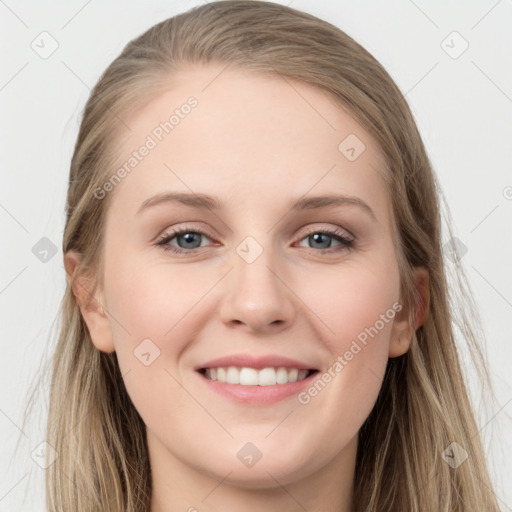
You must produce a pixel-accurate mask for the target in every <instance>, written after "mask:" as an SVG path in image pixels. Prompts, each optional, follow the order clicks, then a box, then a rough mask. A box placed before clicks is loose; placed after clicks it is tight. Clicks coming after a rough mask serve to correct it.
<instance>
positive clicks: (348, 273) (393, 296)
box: [300, 260, 401, 431]
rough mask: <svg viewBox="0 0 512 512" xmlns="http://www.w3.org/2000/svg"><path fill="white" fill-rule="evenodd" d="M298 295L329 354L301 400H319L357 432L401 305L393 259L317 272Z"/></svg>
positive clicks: (371, 400) (372, 396)
mask: <svg viewBox="0 0 512 512" xmlns="http://www.w3.org/2000/svg"><path fill="white" fill-rule="evenodd" d="M389 261H390V260H388V262H389ZM319 290H323V293H319V292H318V291H319ZM314 291H316V293H314ZM300 293H301V297H304V302H305V303H306V304H308V306H309V307H310V310H311V311H313V312H314V313H315V316H318V317H319V318H320V319H321V320H322V322H321V324H322V327H321V328H320V329H319V330H318V331H317V336H318V337H319V338H320V339H321V340H322V344H323V346H324V347H326V348H327V349H328V350H329V352H330V354H331V361H330V362H327V368H326V369H324V371H323V372H321V374H320V375H319V376H318V379H317V380H316V381H315V382H317V385H316V386H315V389H311V388H310V389H309V390H306V395H304V396H303V397H302V398H303V400H302V402H301V403H304V404H306V403H318V404H320V403H321V405H322V408H323V407H324V406H326V407H327V408H328V409H330V410H331V414H334V415H336V416H339V419H340V421H342V422H343V424H347V422H349V423H351V424H352V427H353V428H352V429H351V428H348V431H356V430H358V429H359V428H360V426H361V424H362V423H363V422H364V420H365V419H366V417H367V416H368V414H369V413H370V411H371V409H372V407H373V405H374V403H375V400H376V398H377V395H378V393H379V390H380V387H381V384H382V379H383V377H384V373H385V369H386V365H387V361H388V354H389V343H390V338H391V335H392V332H393V322H394V319H395V317H396V315H397V313H398V311H399V310H400V309H401V308H400V304H399V302H398V299H399V274H398V269H397V267H396V265H395V266H393V263H392V260H391V262H390V263H389V264H388V265H387V266H386V269H384V268H379V266H378V265H376V266H373V267H372V266H370V265H368V266H364V267H362V266H361V267H359V268H357V269H356V268H354V267H353V268H348V266H347V267H346V268H344V269H343V270H339V271H337V272H336V274H335V275H334V274H333V273H331V275H324V276H317V277H316V278H315V287H314V290H312V289H309V291H308V288H306V287H304V288H302V290H301V291H300ZM316 324H317V325H320V323H319V322H318V321H317V322H316ZM324 389H325V390H327V391H324ZM320 395H321V397H320ZM317 397H318V398H317ZM347 412H349V415H348V416H349V417H347ZM320 414H322V413H320Z"/></svg>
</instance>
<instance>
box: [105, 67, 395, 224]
mask: <svg viewBox="0 0 512 512" xmlns="http://www.w3.org/2000/svg"><path fill="white" fill-rule="evenodd" d="M128 125H129V126H130V129H131V131H130V132H128V134H127V135H124V136H122V137H120V138H119V142H120V144H119V145H118V147H117V149H116V156H117V157H118V158H117V165H116V169H118V168H121V167H123V168H124V169H125V172H124V173H122V174H123V178H122V180H120V183H119V184H117V185H116V186H115V190H114V194H113V196H114V197H113V198H112V199H113V203H112V205H111V209H113V210H115V211H117V213H120V214H123V215H133V214H134V212H135V210H137V209H138V207H139V206H140V204H141V203H142V202H143V201H144V200H145V199H147V198H148V197H149V196H151V195H154V194H156V193H159V192H163V191H168V190H178V191H187V192H198V193H200V192H206V193H212V194H214V195H216V196H219V197H221V198H223V200H225V201H226V202H228V203H230V204H232V205H236V204H238V205H239V206H240V207H241V206H242V204H243V205H244V206H245V207H246V209H248V208H249V207H250V205H251V204H252V205H253V206H254V207H258V205H261V202H262V201H268V202H272V204H278V203H279V202H280V201H284V200H285V199H287V198H290V197H294V198H297V197H300V196H303V195H304V194H307V193H318V194H320V193H326V192H330V193H332V192H333V191H339V192H346V193H351V194H356V195H358V196H360V197H361V198H363V199H365V200H366V201H367V202H372V204H373V205H374V207H375V209H377V211H378V210H381V212H385V211H387V210H389V198H388V197H387V193H386V189H385V182H384V180H383V177H382V176H381V175H382V174H383V173H384V172H385V161H384V159H383V157H382V154H381V152H380V151H379V148H378V147H377V145H376V143H375V141H374V140H373V139H372V138H371V136H370V135H369V134H368V132H367V131H366V130H364V129H363V128H362V126H360V125H359V123H358V122H357V121H356V120H355V119H354V118H353V117H352V116H351V115H350V114H349V113H348V112H347V111H346V110H345V109H344V108H343V107H342V106H340V105H339V104H338V103H336V102H335V101H334V99H333V98H332V97H331V96H330V95H329V94H328V93H327V92H326V91H323V90H322V89H320V88H318V87H314V86H312V85H309V84H305V83H302V82H297V81H291V80H289V79H286V78H284V77H281V76H279V75H262V74H256V73H254V72H248V71H246V70H240V69H232V68H226V67H225V66H224V67H220V66H214V65H210V66H195V67H187V68H184V69H182V70H180V71H179V72H177V73H175V74H173V75H172V76H171V77H170V78H169V87H168V89H167V90H165V91H164V92H163V93H160V94H159V95H157V96H155V97H154V98H152V99H150V101H149V102H148V103H147V104H146V105H145V106H144V107H143V108H141V109H139V110H138V111H137V112H136V113H135V114H134V115H132V116H131V117H130V119H128Z"/></svg>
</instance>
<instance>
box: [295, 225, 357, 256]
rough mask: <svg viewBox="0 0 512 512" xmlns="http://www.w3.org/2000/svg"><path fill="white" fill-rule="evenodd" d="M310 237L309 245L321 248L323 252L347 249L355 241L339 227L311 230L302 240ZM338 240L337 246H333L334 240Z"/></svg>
mask: <svg viewBox="0 0 512 512" xmlns="http://www.w3.org/2000/svg"><path fill="white" fill-rule="evenodd" d="M307 239H309V241H310V243H309V245H308V247H310V248H312V249H320V251H321V252H323V251H327V252H332V250H334V252H336V251H341V250H345V249H350V248H351V247H352V245H353V243H354V239H353V238H351V237H350V238H349V236H348V235H347V234H346V233H344V232H343V231H341V230H339V229H333V230H331V229H317V230H315V231H310V232H309V233H308V234H306V236H305V237H304V238H302V239H301V241H302V240H307ZM333 239H334V240H336V241H337V242H338V245H337V246H334V247H333V246H332V241H333Z"/></svg>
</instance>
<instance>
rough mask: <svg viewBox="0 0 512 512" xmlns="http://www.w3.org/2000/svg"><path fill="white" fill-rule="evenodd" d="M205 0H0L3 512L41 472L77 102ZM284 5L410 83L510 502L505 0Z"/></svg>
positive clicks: (511, 202) (511, 183) (510, 182)
mask: <svg viewBox="0 0 512 512" xmlns="http://www.w3.org/2000/svg"><path fill="white" fill-rule="evenodd" d="M288 2H289V0H288V1H287V2H279V3H287V4H288ZM202 3H203V2H202V1H198V0H196V1H184V0H183V1H163V0H158V1H157V0H150V1H145V2H142V1H140V2H134V1H131V2H120V1H109V2H100V1H99V0H91V1H89V2H86V1H66V2H65V1H63V0H62V1H46V2H36V1H35V0H32V1H26V2H15V1H14V0H5V1H4V0H2V1H0V20H1V21H0V23H1V26H0V33H1V34H2V47H1V49H0V51H1V56H2V66H1V69H0V105H1V109H2V121H3V122H2V127H1V135H0V151H1V162H2V165H1V172H2V185H1V188H0V226H1V234H2V246H3V247H4V249H3V250H2V254H3V257H2V265H1V267H0V272H1V273H0V311H1V320H2V330H1V333H2V339H1V357H0V389H1V394H0V511H8V512H14V511H18V510H22V509H23V510H24V511H26V512H31V511H42V510H44V504H43V473H44V470H43V469H41V468H40V467H39V466H38V465H37V464H36V463H35V462H34V461H33V460H32V458H31V456H30V454H31V452H32V451H33V450H34V448H36V446H37V445H38V444H39V443H40V442H41V441H42V440H43V436H44V429H45V420H46V417H45V408H46V406H47V402H48V397H47V396H46V390H45V389H44V387H43V388H42V389H41V392H40V394H39V398H38V402H37V406H36V410H35V414H34V416H33V418H32V420H31V421H30V423H29V424H27V425H23V424H22V417H23V409H24V406H25V402H26V399H27V393H28V391H29V387H30V385H31V384H32V383H33V382H34V379H35V378H37V376H38V375H39V374H40V372H41V371H42V367H41V364H42V361H44V360H46V358H48V357H49V356H50V355H51V349H52V347H53V343H54V342H55V336H56V331H55V330H54V331H51V329H52V322H53V321H54V319H55V316H56V313H57V309H58V306H59V302H60V299H61V296H62V293H63V290H64V284H65V274H64V270H63V266H62V251H61V243H62V232H63V226H64V207H65V196H66V189H67V179H68V167H69V162H70V157H71V153H72V149H73V145H74V140H75V137H76V134H77V130H78V124H79V120H80V113H81V110H82V109H83V107H84V105H85V102H86V99H87V97H88V95H89V92H90V88H92V86H93V85H94V84H95V82H96V81H97V79H98V78H99V75H100V74H101V72H102V71H103V70H104V69H105V68H106V66H107V65H108V64H109V63H110V62H111V61H112V60H113V59H114V58H115V57H116V56H117V55H118V54H119V52H120V51H121V49H122V48H123V46H124V45H125V44H126V43H127V42H128V41H129V40H130V39H132V38H133V37H135V36H137V35H139V34H140V33H142V32H144V31H145V30H146V29H147V28H149V27H150V26H151V25H153V24H155V23H157V22H159V21H161V20H163V19H165V18H167V17H169V16H172V15H174V14H177V13H178V12H182V11H185V10H187V9H189V8H191V7H194V6H196V5H200V4H202ZM290 6H291V7H294V8H296V9H301V10H304V11H307V12H310V13H312V14H314V15H317V16H319V17H321V18H323V19H326V20H327V21H329V22H331V23H333V24H335V25H337V26H338V27H340V28H341V29H342V30H344V31H345V32H347V33H348V34H349V35H350V36H352V37H353V38H354V39H356V41H358V42H359V43H361V44H362V45H363V46H365V47H366V48H367V49H368V50H369V51H370V52H371V53H372V54H373V55H374V56H375V57H376V58H377V59H378V60H379V61H380V62H381V63H382V64H383V65H384V67H385V68H386V69H387V70H388V72H389V73H390V74H391V76H392V77H393V79H394V80H395V81H396V82H397V84H398V86H399V87H400V89H401V90H402V91H403V93H404V94H406V98H407V100H408V102H409V104H410V106H411V108H412V110H413V113H414V115H415V117H416V120H417V122H418V125H419V128H420V131H421V133H422V135H423V138H424V141H425V144H426V146H427V150H428V152H429V155H430V158H431V160H432V163H433V165H434V168H435V170H436V173H437V175H438V177H439V180H440V182H441V185H442V188H443V191H444V194H445V196H446V199H447V202H448V204H449V207H450V210H451V214H452V217H453V222H454V227H455V232H456V235H457V237H458V238H459V239H460V240H461V241H462V243H463V244H464V245H465V246H466V247H467V253H466V254H465V255H464V256H463V258H462V260H461V261H462V264H463V266H464V267H465V269H466V272H467V275H468V279H469V282H470V285H471V287H472V289H473V291H474V294H475V298H476V301H477V305H478V307H479V310H480V314H481V317H482V321H483V329H484V332H485V336H486V340H487V341H486V350H487V354H488V359H489V364H490V370H491V375H492V378H493V382H494V386H495V390H496V393H497V400H496V404H494V405H493V406H492V409H491V410H490V411H488V412H486V413H485V414H484V413H482V414H481V417H480V418H479V425H480V426H481V433H482V436H483V438H484V444H485V449H486V452H487V454H488V458H489V464H490V466H491V474H492V477H493V480H494V482H495V486H496V494H497V495H498V498H499V499H500V503H501V506H502V507H503V510H507V511H509V510H512V508H511V507H512V488H511V486H510V480H511V475H512V441H511V437H512V435H511V434H510V432H511V427H512V421H511V412H512V384H511V383H512V378H511V373H510V364H511V360H512V336H511V332H512V325H511V324H512V322H511V318H512V276H511V273H510V271H509V269H510V264H511V262H512V234H511V232H512V229H511V219H512V188H511V187H512V165H511V162H512V143H511V139H512V128H511V127H512V58H511V55H512V51H511V50H512V30H511V28H512V2H511V1H510V0H501V1H496V0H490V1H487V0H485V1H484V0H482V1H472V2H462V1H459V2H456V1H452V2H444V1H440V0H436V1H431V2H427V1H423V0H417V1H416V2H413V1H409V0H394V1H391V2H390V1H388V2H379V1H377V0H371V1H370V0H367V1H360V2H355V1H350V2H349V1H347V0H342V1H336V2H335V1H327V0H314V1H313V0H294V1H293V2H292V3H291V4H290ZM43 31H47V32H49V33H50V34H51V36H52V37H53V38H54V39H55V40H56V41H57V43H58V48H57V50H56V51H55V52H54V53H53V54H52V55H51V56H49V57H48V58H47V59H43V58H41V57H40V56H39V55H38V54H37V53H36V52H35V51H34V50H33V49H32V48H31V44H32V41H34V40H35V42H36V43H37V42H38V41H40V37H43V36H39V35H40V34H41V32H43ZM453 31H457V32H458V33H459V34H460V36H462V37H463V38H464V39H465V40H466V41H467V43H468V44H469V47H468V48H467V50H466V51H465V52H464V53H462V54H461V55H460V56H458V58H453V55H454V53H455V52H457V51H458V50H460V49H462V46H461V45H462V44H463V43H462V40H461V39H457V37H458V36H453V35H451V36H450V37H449V38H448V39H446V38H447V36H449V35H450V34H451V33H452V32H453ZM443 41H445V43H443ZM447 46H452V47H453V48H452V49H451V50H449V49H448V48H447ZM46 47H47V48H48V46H46ZM445 50H449V51H451V52H452V56H450V55H449V54H448V53H447V52H446V51H445ZM507 187H508V188H507ZM42 237H47V238H48V239H50V240H51V241H52V242H53V244H55V246H56V247H57V253H56V254H55V255H54V256H53V257H52V258H50V259H49V261H47V262H46V263H43V262H42V261H40V260H39V259H38V258H37V257H36V256H35V255H34V253H33V252H32V247H33V246H34V245H35V244H36V243H37V242H38V241H39V240H40V239H41V238H42ZM444 241H446V240H444ZM468 376H469V378H470V379H472V382H473V383H475V382H476V381H475V380H474V375H473V374H472V373H468ZM475 387H476V384H475ZM476 405H478V404H476ZM18 439H20V446H19V448H18V451H17V452H15V451H14V449H15V446H16V443H17V441H18ZM507 483H508V485H507ZM25 495H26V501H25V502H24V503H23V505H22V500H23V498H24V496H25Z"/></svg>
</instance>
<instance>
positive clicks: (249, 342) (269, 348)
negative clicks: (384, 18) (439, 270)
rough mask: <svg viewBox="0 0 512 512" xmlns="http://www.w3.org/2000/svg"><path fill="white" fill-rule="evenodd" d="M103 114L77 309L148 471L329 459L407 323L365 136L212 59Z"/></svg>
mask: <svg viewBox="0 0 512 512" xmlns="http://www.w3.org/2000/svg"><path fill="white" fill-rule="evenodd" d="M186 105H188V106H186ZM171 116H174V117H171ZM120 117H121V118H122V115H120ZM123 121H124V122H126V124H127V125H128V126H129V127H130V130H125V132H124V134H123V136H122V139H120V140H121V141H122V149H121V151H120V152H119V167H117V168H116V169H114V170H113V172H112V174H114V173H115V171H117V169H119V168H121V167H122V166H123V165H124V166H125V167H124V169H125V172H122V171H117V174H116V176H117V178H121V180H120V182H119V179H117V180H116V178H114V179H112V180H111V181H110V185H109V184H108V183H106V184H105V186H104V187H102V189H101V191H100V190H97V196H98V199H97V200H98V201H101V200H105V197H104V196H106V195H108V194H112V197H111V198H109V199H112V203H111V205H110V208H109V210H108V213H107V221H106V231H105V247H104V250H105V252H104V272H105V273H104V289H103V290H102V291H101V292H102V293H101V297H100V296H98V300H100V302H101V303H102V304H103V305H104V306H105V310H106V312H107V314H106V315H105V317H99V316H98V317H97V318H96V320H94V321H93V320H91V317H86V321H87V322H88V326H89V329H90V332H91V335H92V338H93V341H94V344H95V345H96V347H97V348H99V349H100V350H104V351H107V352H109V351H112V350H115V351H116V352H117V357H118V360H119V364H120V368H121V372H122V374H123V378H124V381H125V384H126V388H127V390H128V393H129V395H130V397H131V399H132V401H133V404H134V405H135V407H136V408H137V410H138V412H139V414H140V415H141V417H142V419H143V420H144V422H145V424H146V425H147V431H148V443H149V447H150V457H151V461H152V464H153V466H154V467H155V466H159V467H161V468H166V467H174V468H177V467H180V468H182V469H183V468H187V469H186V471H190V470H192V471H199V472H201V473H203V474H204V475H208V476H210V477H214V478H215V479H217V480H218V481H220V480H221V479H223V478H226V477H227V475H228V474H229V477H228V478H227V480H228V481H230V482H233V483H237V485H239V486H245V487H260V486H261V487H263V486H277V485H278V484H277V483H276V481H278V482H279V483H280V485H285V484H287V483H289V482H292V481H297V480H299V479H302V478H306V477H310V476H312V475H313V474H315V473H319V472H320V470H322V471H323V470H326V468H332V469H333V470H337V471H338V470H339V469H340V468H341V467H343V466H346V465H347V461H353V460H354V457H355V449H356V446H357V441H356V440H357V433H358V430H359V429H360V427H361V425H362V424H363V422H364V421H365V419H366V418H367V416H368V414H369V413H370V411H371V409H372V407H373V405H374V403H375V401H376V398H377V395H378V393H379V390H380V387H381V383H382V379H383V375H384V371H385V367H386V363H387V360H388V357H390V356H391V357H393V356H397V355H400V354H402V353H403V352H405V351H406V350H407V348H408V336H409V335H410V334H411V332H410V331H408V330H407V326H406V321H405V314H404V313H405V311H404V310H403V309H402V311H400V308H401V305H400V296H399V269H398V267H397V256H396V253H395V249H394V243H393V235H392V210H391V202H390V197H389V193H388V192H387V189H386V187H385V184H384V180H383V178H382V175H381V174H382V173H383V172H384V162H383V158H382V156H381V155H380V153H379V151H378V148H377V146H376V144H375V142H374V141H373V140H372V139H371V138H370V136H369V134H368V133H367V132H366V131H365V130H364V129H363V128H362V127H361V126H360V125H359V124H358V123H357V122H356V121H355V120H354V119H353V118H352V117H350V116H349V115H348V114H347V113H346V112H345V111H344V110H342V109H341V108H339V107H338V106H336V104H335V103H334V102H333V101H332V100H331V99H329V98H328V96H327V95H326V94H324V93H323V92H322V91H321V90H319V89H317V88H314V87H311V86H308V85H305V84H300V83H295V82H290V81H287V80H284V79H282V78H280V77H265V76H262V75H253V74H249V73H248V72H246V71H240V70H234V69H232V68H228V69H224V70H223V67H216V66H210V67H195V68H192V67H190V68H188V69H186V70H185V69H184V70H182V71H181V72H180V73H179V74H178V75H177V76H176V77H174V78H173V79H172V82H171V84H170V87H169V90H168V92H166V93H164V94H163V95H161V96H159V97H156V98H154V99H153V100H152V101H151V102H149V103H148V104H147V105H146V106H145V107H144V108H142V109H141V110H139V111H138V112H137V114H136V115H135V116H133V117H132V118H131V119H123ZM166 123H167V124H166ZM144 147H145V148H146V149H143V148H144ZM130 159H131V160H130ZM125 164H126V165H125ZM110 177H111V175H109V176H108V178H110ZM118 182H119V183H118ZM112 183H114V185H112ZM171 195H172V196H174V199H172V197H171ZM207 196H208V197H207ZM155 198H159V199H158V200H155ZM166 198H167V199H166ZM320 198H322V199H320ZM174 232H180V233H181V234H178V235H175V234H173V233H174ZM98 315H99V313H98ZM102 322H103V323H102ZM236 357H240V358H243V357H246V358H247V359H245V360H243V359H236ZM220 358H222V359H224V358H228V359H227V360H226V361H220V362H215V361H214V360H217V359H220ZM229 358H233V359H232V360H229ZM265 358H266V359H265ZM279 358H282V359H281V360H279ZM227 367H237V368H242V367H243V368H244V369H243V370H241V371H240V372H239V371H237V370H233V369H230V370H227ZM274 367H275V368H277V369H278V370H277V372H275V371H274V370H272V369H270V370H268V369H267V370H264V371H258V370H261V369H262V368H274ZM205 368H214V369H215V371H214V372H212V373H213V375H214V376H216V377H217V378H220V379H221V380H217V381H214V380H211V379H208V378H207V375H205V373H206V374H207V373H208V372H204V371H200V370H202V369H205ZM219 368H224V370H223V369H220V370H219ZM279 368H285V370H282V369H281V370H279ZM299 369H304V370H316V372H315V373H314V374H312V375H310V376H308V377H306V378H305V379H304V380H301V381H298V382H295V383H292V382H288V383H286V379H287V378H290V379H291V380H292V381H293V380H294V379H297V378H302V377H303V375H304V373H305V372H298V371H297V370H299ZM329 377H330V378H329ZM223 378H224V379H228V382H222V379H223ZM239 379H242V383H240V384H237V383H236V382H239ZM267 379H268V380H267ZM273 379H277V381H278V382H281V383H277V382H276V383H275V384H272V382H275V380H273ZM256 382H258V383H259V384H261V385H256V384H255V383H256ZM274 479H275V480H274Z"/></svg>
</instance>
